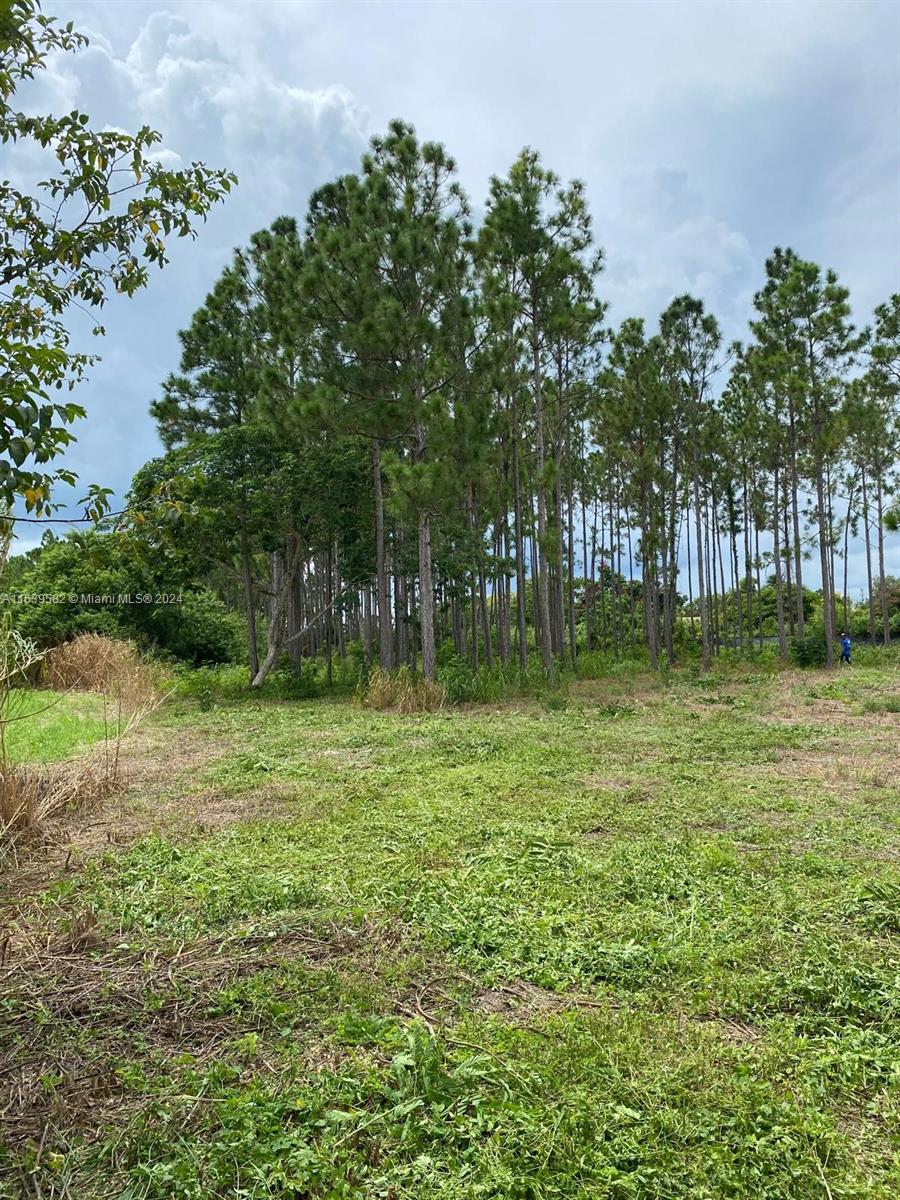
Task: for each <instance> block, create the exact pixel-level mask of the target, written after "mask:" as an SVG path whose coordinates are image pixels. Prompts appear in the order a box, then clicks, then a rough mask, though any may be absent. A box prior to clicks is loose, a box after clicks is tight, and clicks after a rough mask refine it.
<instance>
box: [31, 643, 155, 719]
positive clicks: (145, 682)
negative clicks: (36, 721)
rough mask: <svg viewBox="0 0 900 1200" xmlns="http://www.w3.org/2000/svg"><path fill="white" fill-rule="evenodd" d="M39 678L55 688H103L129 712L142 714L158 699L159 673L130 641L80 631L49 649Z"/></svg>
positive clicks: (83, 690) (93, 690)
mask: <svg viewBox="0 0 900 1200" xmlns="http://www.w3.org/2000/svg"><path fill="white" fill-rule="evenodd" d="M43 682H44V683H45V684H46V686H47V687H50V688H53V689H54V690H56V691H60V692H67V691H79V692H103V693H104V694H105V695H107V696H110V697H112V698H113V699H114V700H115V701H116V704H117V706H119V707H120V709H121V710H122V711H123V712H125V713H127V714H129V715H132V714H138V713H140V714H143V713H146V712H148V711H149V710H150V709H152V708H154V707H155V706H156V704H157V703H158V702H159V700H160V695H161V691H162V689H161V686H160V685H161V679H160V673H159V672H158V671H155V670H154V669H153V668H152V667H151V666H150V665H149V664H148V663H146V662H145V661H144V660H143V659H142V658H141V656H140V654H139V653H138V651H137V649H136V647H135V646H133V645H132V644H131V642H123V641H118V640H116V639H114V638H107V637H101V636H100V635H99V634H96V633H82V634H79V635H78V637H76V638H73V639H72V641H71V642H63V643H62V644H61V645H59V646H54V648H53V649H52V650H50V651H49V653H48V654H47V656H46V658H45V659H44V662H43Z"/></svg>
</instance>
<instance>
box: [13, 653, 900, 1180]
mask: <svg viewBox="0 0 900 1200" xmlns="http://www.w3.org/2000/svg"><path fill="white" fill-rule="evenodd" d="M898 695H900V675H898V670H897V668H896V667H894V666H881V667H879V666H864V665H861V666H859V667H857V668H854V670H853V671H852V672H850V671H848V672H846V673H844V674H840V675H839V674H836V673H833V674H831V675H826V674H825V673H824V672H810V673H808V674H798V673H785V674H775V673H769V672H765V671H761V670H758V671H754V670H753V669H752V668H735V669H734V670H732V671H723V672H721V673H719V674H716V675H715V676H713V677H712V678H711V679H704V678H701V677H699V676H698V675H697V674H695V673H690V672H682V673H676V674H675V675H674V676H673V677H672V679H671V680H670V681H669V682H668V683H667V684H663V683H661V682H660V681H658V680H652V679H651V678H650V677H649V676H643V677H639V678H631V677H629V676H628V675H627V674H626V673H623V674H622V675H621V676H618V677H616V678H613V679H608V680H602V681H597V682H593V683H582V684H579V685H576V686H575V687H574V688H573V690H572V691H571V693H570V694H569V696H568V697H567V698H561V697H560V698H557V697H551V698H550V699H549V700H548V701H546V702H521V703H516V704H514V705H496V706H492V707H490V708H471V709H468V710H445V711H441V712H437V713H433V714H428V715H419V716H400V715H396V714H390V713H376V712H370V711H367V710H365V709H361V708H358V707H354V706H352V705H350V704H349V703H328V702H322V701H313V702H293V703H287V702H285V703H274V702H266V701H260V700H247V701H243V702H235V703H230V704H227V705H220V706H217V707H214V708H213V709H212V710H211V711H209V712H201V711H199V709H198V708H197V707H196V706H195V705H194V704H193V702H188V701H181V702H179V703H178V704H175V705H172V704H170V705H169V706H168V707H167V708H166V709H164V710H163V711H162V712H161V713H160V714H157V715H156V716H155V717H154V718H153V719H152V721H151V723H150V724H149V725H148V727H147V728H146V730H145V732H144V733H141V734H138V735H134V737H135V738H136V739H137V740H136V741H135V749H134V754H135V758H136V761H139V762H140V763H142V764H144V765H145V766H146V764H147V763H148V762H154V763H157V764H158V768H157V771H156V774H155V775H153V773H152V772H148V771H146V770H145V771H144V772H143V774H142V776H141V779H142V781H140V782H138V783H136V784H135V786H134V788H133V789H132V792H130V793H128V795H126V797H125V802H124V803H125V805H126V806H127V805H129V804H130V805H131V806H132V807H133V808H135V809H136V810H137V811H140V812H141V813H144V814H145V815H146V821H145V824H144V826H143V831H142V836H139V837H138V838H137V840H135V841H133V842H131V844H128V845H124V846H121V847H116V848H113V849H109V850H107V851H106V853H104V854H103V855H102V857H96V856H95V857H93V858H92V859H90V861H88V862H87V864H86V865H85V866H83V867H81V868H79V869H78V870H76V871H74V872H73V871H70V872H69V873H68V874H66V875H65V876H63V877H62V878H61V880H60V881H59V882H58V883H56V884H54V885H53V886H52V887H51V888H49V889H48V890H45V891H42V892H41V893H40V894H37V895H35V896H32V897H31V898H30V899H29V900H28V901H27V902H21V903H19V905H18V906H17V907H16V908H15V909H14V910H13V909H12V908H9V909H8V910H7V912H8V919H9V922H10V925H11V929H12V944H13V946H14V948H15V947H18V949H17V950H15V951H14V952H10V953H8V955H7V963H6V966H5V967H0V975H5V979H4V981H3V983H2V985H0V994H2V997H3V998H2V999H0V1068H2V1070H3V1072H4V1079H5V1083H4V1086H5V1087H6V1089H7V1091H8V1097H7V1098H6V1099H3V1100H2V1101H0V1113H2V1121H0V1137H5V1142H6V1150H5V1151H4V1152H3V1153H2V1154H0V1181H2V1182H0V1195H3V1196H9V1197H13V1196H20V1195H24V1196H38V1195H40V1196H43V1197H47V1198H49V1197H60V1198H62V1197H66V1196H71V1197H78V1198H79V1200H99V1198H100V1197H104V1198H109V1197H118V1198H119V1200H176V1198H178V1200H187V1198H191V1200H219V1198H221V1200H225V1198H226V1197H227V1198H229V1200H230V1198H232V1197H234V1198H238V1197H240V1198H252V1200H262V1198H266V1200H270V1198H271V1200H274V1198H278V1200H282V1198H284V1200H287V1198H291V1200H301V1198H312V1197H317V1198H318V1197H321V1198H335V1200H337V1198H349V1197H360V1198H362V1197H365V1198H366V1200H369V1198H371V1200H375V1198H376V1197H378V1198H382V1200H476V1198H478V1200H481V1198H497V1200H501V1198H503V1200H506V1198H509V1200H558V1198H567V1200H568V1198H578V1200H582V1198H583V1200H588V1198H591V1200H594V1198H601V1197H602V1198H606V1197H609V1198H610V1200H651V1198H653V1200H670V1198H671V1200H675V1198H679V1200H680V1198H684V1200H724V1198H738V1200H763V1198H771V1200H801V1198H803V1200H807V1198H808V1200H849V1198H851V1197H854V1198H863V1197H865V1198H871V1200H889V1198H894V1197H896V1196H897V1195H898V1194H900V1142H898V1134H900V941H898V935H900V871H898V865H900V819H898V818H900V806H898V801H900V790H898V765H900V716H898V715H897V712H896V707H897V704H896V701H897V698H898ZM242 818H249V819H242ZM0 941H2V938H0ZM35 947H41V949H40V950H35ZM4 1188H5V1190H3V1189H4Z"/></svg>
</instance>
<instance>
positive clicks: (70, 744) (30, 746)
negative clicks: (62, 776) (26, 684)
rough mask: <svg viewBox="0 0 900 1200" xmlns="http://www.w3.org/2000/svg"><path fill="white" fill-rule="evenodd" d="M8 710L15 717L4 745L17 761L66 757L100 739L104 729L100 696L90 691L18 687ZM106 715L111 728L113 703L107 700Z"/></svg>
mask: <svg viewBox="0 0 900 1200" xmlns="http://www.w3.org/2000/svg"><path fill="white" fill-rule="evenodd" d="M10 712H11V715H12V716H13V717H14V718H15V719H14V720H12V721H11V723H10V724H9V726H8V729H7V746H8V750H9V755H10V758H11V760H12V761H13V762H16V763H26V762H28V763H46V762H56V761H58V760H61V759H64V758H69V757H70V756H71V755H73V754H77V753H78V752H79V751H80V750H82V749H84V748H85V747H86V746H89V745H91V744H92V743H93V742H98V741H102V739H103V738H104V736H105V734H106V730H107V721H106V720H105V718H104V702H103V697H102V696H99V695H96V694H94V693H90V692H69V693H62V692H52V691H31V690H26V689H19V690H17V691H16V692H15V700H14V702H13V705H12V707H11V710H10ZM106 716H107V718H108V722H109V723H110V724H111V726H112V730H113V732H114V731H115V722H116V714H115V704H114V703H113V704H110V703H109V702H107V708H106Z"/></svg>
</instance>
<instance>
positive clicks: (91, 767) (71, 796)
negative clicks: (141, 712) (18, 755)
mask: <svg viewBox="0 0 900 1200" xmlns="http://www.w3.org/2000/svg"><path fill="white" fill-rule="evenodd" d="M116 741H117V739H116ZM120 782H121V780H120V771H119V755H118V747H117V746H116V745H115V742H114V743H113V752H112V753H106V754H104V755H103V756H102V757H99V758H97V757H94V756H91V757H85V758H81V759H75V760H74V761H72V762H67V763H54V764H51V765H50V766H47V767H42V768H36V767H28V766H17V765H14V764H12V763H9V764H7V766H6V769H5V770H0V845H2V844H3V843H4V842H7V843H9V842H13V841H15V840H18V839H21V838H22V837H25V836H28V835H30V834H33V833H35V832H36V831H37V830H39V829H42V828H44V827H45V826H46V824H47V822H49V821H51V820H53V819H54V818H56V817H58V816H59V815H60V813H63V812H66V811H67V810H69V809H73V808H89V807H93V806H95V805H98V804H100V803H102V801H104V800H105V799H106V798H107V797H108V796H110V795H111V794H112V793H113V792H115V791H116V790H117V789H118V787H119V785H120Z"/></svg>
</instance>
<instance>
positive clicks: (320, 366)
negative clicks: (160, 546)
mask: <svg viewBox="0 0 900 1200" xmlns="http://www.w3.org/2000/svg"><path fill="white" fill-rule="evenodd" d="M602 269H603V255H602V253H601V251H600V250H599V249H598V247H597V245H596V243H595V240H594V235H593V230H592V224H591V218H590V214H589V212H588V206H587V201H586V197H585V193H584V188H583V187H582V185H581V184H579V183H577V182H576V183H571V184H569V185H563V184H562V183H561V182H560V180H559V179H558V178H557V177H556V176H555V175H554V174H553V172H552V171H550V170H548V169H546V168H545V167H544V166H543V165H542V162H541V160H540V158H539V156H538V155H537V154H536V153H535V152H534V151H532V150H525V151H524V152H523V153H522V154H521V155H520V157H519V158H518V160H517V161H516V162H515V164H514V165H513V167H512V169H511V170H510V172H509V174H508V175H507V176H505V177H502V178H500V177H497V178H494V179H492V180H491V184H490V192H489V195H488V198H487V203H486V205H485V209H484V215H483V219H482V220H481V222H480V224H479V225H478V227H477V229H476V228H474V227H473V223H472V220H471V218H470V210H469V203H468V200H467V198H466V196H465V194H464V193H463V191H462V189H461V188H460V186H459V184H458V182H457V181H456V177H455V166H454V163H453V160H452V159H451V158H449V157H448V155H447V154H446V152H445V151H444V149H443V147H441V146H440V145H436V144H433V143H424V144H423V143H420V142H419V141H418V139H417V137H416V135H415V132H414V131H413V129H412V128H411V127H410V126H408V125H406V124H403V123H402V122H399V121H398V122H394V123H393V124H392V125H391V126H390V128H389V131H388V133H387V134H386V136H384V137H382V138H377V139H375V140H373V142H372V144H371V148H370V151H369V153H368V154H366V156H365V157H364V158H363V161H362V165H361V169H360V171H359V173H358V174H355V175H348V176H346V177H344V178H341V179H338V180H337V181H335V182H334V183H331V184H328V185H327V186H325V187H323V188H321V189H320V190H319V191H317V192H316V193H315V194H314V195H313V196H312V198H311V200H310V203H309V208H308V211H307V214H306V219H305V222H304V223H302V224H301V223H298V222H297V221H296V220H294V219H292V218H281V219H279V220H278V221H276V222H275V223H274V225H273V226H272V227H271V229H267V230H265V231H263V232H260V233H258V234H256V235H254V236H253V237H252V238H251V239H250V243H249V246H248V247H247V248H246V249H242V250H240V251H238V252H237V253H236V254H235V256H234V260H233V262H232V264H231V265H230V266H229V267H228V268H227V269H226V270H225V272H224V273H223V275H222V277H221V278H220V280H219V281H218V283H217V284H216V286H215V288H214V289H213V291H212V293H211V294H210V296H209V297H208V299H207V301H206V302H205V304H204V305H203V307H202V308H201V309H200V310H199V311H198V312H197V313H196V314H195V316H194V318H193V321H192V323H191V325H190V327H189V328H188V329H187V330H185V331H184V332H183V333H182V334H181V335H180V336H181V342H182V361H181V372H180V374H178V375H177V376H173V377H170V378H169V379H168V380H167V381H166V382H165V384H164V386H163V389H162V394H161V396H160V398H159V399H158V400H157V401H156V402H155V403H154V404H153V412H154V415H155V417H156V419H157V422H158V425H159V428H160V431H161V435H162V438H163V441H164V443H165V445H166V447H167V450H168V454H167V456H166V458H165V459H162V460H158V461H157V462H155V463H151V464H148V467H147V468H145V469H144V471H143V472H141V473H140V474H139V476H138V477H137V479H136V480H135V485H134V489H133V492H132V497H131V509H132V511H134V512H136V513H137V514H138V515H139V519H140V521H141V522H142V524H143V526H144V528H145V529H146V528H155V529H158V530H166V531H168V534H169V535H170V536H173V537H175V539H176V540H177V541H178V543H179V545H180V547H181V550H182V552H184V553H188V552H189V553H191V554H193V555H194V556H195V557H196V560H197V561H198V562H203V563H205V565H206V568H207V570H208V571H209V572H210V573H211V576H212V577H214V578H219V579H220V580H221V581H222V587H223V589H225V590H226V591H227V589H228V588H230V587H232V586H235V587H236V588H237V589H238V592H239V595H240V597H241V604H242V606H243V608H244V609H245V611H246V612H247V613H249V614H251V615H252V617H251V619H250V620H248V651H249V656H250V665H251V671H252V675H253V678H254V680H255V681H256V682H257V683H260V682H262V680H263V679H264V678H265V676H266V675H267V674H268V672H269V671H270V670H271V669H272V667H273V666H274V665H275V664H276V662H277V661H278V659H279V658H280V657H281V656H282V655H283V654H284V653H289V654H290V655H291V656H292V657H293V658H294V660H295V663H297V664H298V665H299V660H300V656H301V655H303V654H304V653H314V652H318V651H323V652H325V653H326V654H327V656H328V661H329V663H330V661H331V653H332V651H333V650H334V649H337V650H339V651H341V652H343V650H344V646H345V643H346V641H347V640H348V639H349V638H352V637H359V638H360V639H361V640H362V641H363V642H364V644H365V647H366V653H367V656H368V657H369V658H370V660H371V661H377V662H378V663H379V664H380V665H381V666H382V667H383V668H385V669H391V668H393V667H395V666H398V665H400V664H401V663H405V662H409V663H410V664H412V665H414V666H416V665H418V664H419V663H421V669H422V671H423V673H424V675H425V677H426V678H433V677H434V674H435V670H436V664H437V659H438V651H439V648H440V646H441V645H442V644H443V643H444V642H447V643H450V642H452V644H453V646H454V648H455V651H456V653H457V654H458V655H460V656H463V657H466V658H467V659H468V660H469V661H470V662H471V663H472V665H473V666H477V665H478V664H479V662H483V663H486V664H487V665H488V666H491V665H493V664H494V663H495V662H496V661H500V662H502V663H504V664H515V663H518V664H519V665H520V666H522V667H524V666H525V665H526V663H527V661H528V657H529V655H530V654H534V655H536V656H538V657H539V659H540V662H541V664H542V666H543V669H544V670H545V671H547V672H548V673H550V674H552V673H553V672H554V671H555V670H557V668H558V665H559V664H560V663H561V662H563V661H565V660H567V659H568V660H570V661H571V660H574V659H575V657H576V656H577V655H578V653H579V652H580V651H581V650H583V649H592V648H594V647H600V646H602V647H609V648H611V649H613V650H618V649H622V648H624V647H625V646H626V645H628V644H631V645H634V644H635V643H636V641H640V642H642V643H643V644H644V645H645V646H646V648H647V652H648V653H649V656H650V659H651V662H652V663H653V664H654V665H657V664H658V663H660V662H661V661H663V660H665V659H668V660H669V661H670V662H671V661H673V660H674V657H675V654H676V649H677V645H678V640H679V630H680V628H683V626H684V623H685V622H686V620H687V619H688V616H689V618H690V624H691V627H692V628H693V629H694V630H695V631H696V636H697V639H698V641H699V644H700V648H701V651H702V656H703V662H704V665H706V666H708V665H709V663H710V661H711V659H712V657H713V656H714V655H715V654H716V653H717V651H718V649H719V648H720V647H721V646H722V645H724V644H733V645H740V646H744V645H752V644H753V642H754V639H755V638H757V637H758V636H761V631H762V619H761V614H760V603H761V594H762V589H763V586H764V584H766V583H767V582H768V581H770V580H771V584H772V586H773V587H774V593H775V605H776V625H777V634H778V642H779V646H780V650H781V652H782V654H784V653H786V650H787V644H788V639H789V638H791V637H792V636H798V635H799V636H801V637H802V636H803V635H804V631H805V625H806V622H807V620H808V613H807V605H806V604H805V603H804V597H805V595H806V594H807V592H806V589H805V583H806V578H807V576H809V575H811V574H812V573H813V572H811V569H810V565H809V560H810V557H811V556H813V557H814V558H815V559H816V560H817V561H816V567H815V571H814V574H815V576H816V577H817V579H820V580H821V589H822V619H823V620H824V632H825V641H826V655H827V662H828V664H831V663H833V661H834V641H835V637H836V634H837V632H838V622H839V621H840V620H842V619H845V614H846V605H847V585H846V572H847V560H848V556H849V553H850V547H851V545H853V546H854V547H858V546H859V544H860V542H861V543H862V545H863V546H864V551H865V563H866V571H867V577H868V594H869V598H870V599H869V621H870V632H871V635H872V636H873V638H874V637H875V636H876V635H877V636H880V637H883V638H884V639H885V640H887V639H888V637H889V632H888V611H887V589H886V587H885V585H884V579H885V544H884V520H885V517H886V514H887V511H888V509H889V507H890V503H891V501H890V497H891V490H892V484H893V482H894V479H895V470H896V467H897V461H898V446H900V416H898V395H900V296H893V297H892V298H891V299H890V300H889V301H888V302H886V303H885V304H883V305H881V306H880V307H879V308H878V309H877V310H876V313H875V318H874V323H873V325H872V327H871V328H869V329H865V330H859V329H857V328H855V327H854V325H853V324H852V323H851V321H850V304H849V297H848V292H847V290H846V289H845V288H844V287H843V286H841V284H840V283H839V281H838V279H837V277H836V276H835V274H834V273H833V272H831V271H827V272H826V271H822V270H821V269H820V268H819V267H818V266H817V265H816V264H814V263H811V262H806V261H803V260H802V259H800V258H798V256H797V255H796V254H795V253H794V252H793V251H791V250H782V249H776V250H775V251H774V252H773V254H772V255H771V257H770V258H769V259H768V261H767V262H766V264H765V281H764V283H763V286H762V287H761V290H760V291H759V292H758V294H757V295H756V297H755V299H754V308H753V313H752V316H751V320H750V324H749V337H748V340H747V342H746V343H745V344H732V345H728V344H726V342H725V341H724V339H723V335H722V332H721V329H720V326H719V324H718V322H717V320H716V318H715V316H714V315H713V314H712V313H710V312H707V311H706V310H705V307H704V304H703V301H702V300H700V299H698V298H695V297H692V296H687V295H686V296H680V297H678V298H677V299H674V300H673V301H672V303H671V304H670V305H669V307H668V308H667V309H666V311H665V312H664V313H663V314H662V315H661V317H660V319H659V323H658V326H657V327H656V328H655V329H648V328H646V326H645V323H644V322H643V321H642V320H639V319H636V318H634V319H628V320H625V321H624V322H623V323H622V325H621V326H620V327H619V328H618V329H616V330H613V329H610V328H608V326H607V321H606V306H605V304H604V302H603V299H602V290H603V289H602ZM173 531H174V533H173ZM841 563H843V566H844V581H843V587H842V586H841V579H840V565H841ZM842 594H843V613H842V605H841V598H842ZM257 613H264V614H265V623H264V628H265V641H264V644H261V639H262V632H261V630H260V629H259V628H258V622H257V620H256V614H257Z"/></svg>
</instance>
